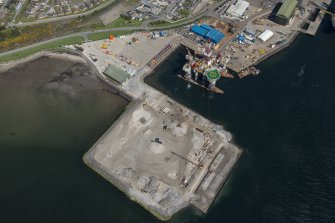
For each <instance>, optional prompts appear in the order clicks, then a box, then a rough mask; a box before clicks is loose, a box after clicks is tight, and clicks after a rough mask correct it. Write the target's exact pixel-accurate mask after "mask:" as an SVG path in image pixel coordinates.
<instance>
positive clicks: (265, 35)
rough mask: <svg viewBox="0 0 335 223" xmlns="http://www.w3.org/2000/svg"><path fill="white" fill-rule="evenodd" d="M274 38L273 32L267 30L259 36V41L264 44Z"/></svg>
mask: <svg viewBox="0 0 335 223" xmlns="http://www.w3.org/2000/svg"><path fill="white" fill-rule="evenodd" d="M272 36H273V32H272V31H270V30H268V29H267V30H265V31H264V32H262V33H261V34H260V35H259V36H258V39H260V40H262V41H263V42H266V41H268V40H269V39H270V38H271V37H272Z"/></svg>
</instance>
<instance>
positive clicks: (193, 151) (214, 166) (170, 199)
mask: <svg viewBox="0 0 335 223" xmlns="http://www.w3.org/2000/svg"><path fill="white" fill-rule="evenodd" d="M153 41H156V40H153ZM157 41H159V40H157ZM162 42H163V43H164V44H159V43H156V45H157V46H158V47H157V48H156V49H155V51H152V52H151V54H150V55H152V56H151V58H154V57H155V55H160V52H161V51H163V52H164V53H163V54H162V57H160V58H159V61H158V62H162V61H164V59H165V58H166V57H167V56H168V55H169V54H170V53H171V52H172V50H166V47H167V46H168V45H171V46H173V47H172V48H175V47H176V46H178V45H179V44H180V36H178V35H176V36H171V37H168V39H166V40H163V41H162ZM145 43H146V44H148V43H147V42H145ZM92 44H94V43H92ZM111 44H112V43H111ZM137 44H140V43H137ZM85 47H87V48H86V49H84V54H85V52H86V53H87V55H86V56H87V59H88V60H89V61H90V62H91V63H92V64H102V63H101V62H100V63H97V62H94V61H93V59H92V57H90V55H92V54H91V53H90V49H92V48H93V47H92V45H87V46H84V48H85ZM137 47H138V48H140V49H141V46H137ZM93 49H94V48H93ZM169 49H170V47H169ZM94 50H96V48H95V49H94ZM111 54H112V53H111ZM111 54H109V55H111ZM95 55H102V58H99V57H97V59H98V61H103V60H108V58H104V57H105V54H99V53H96V54H95ZM117 58H118V57H117V55H114V56H113V60H114V62H115V64H122V63H121V62H120V61H117ZM148 58H149V56H148ZM146 62H147V63H146V65H143V66H140V67H138V68H137V73H136V74H135V75H134V76H133V77H131V78H129V79H127V80H126V82H124V83H122V84H121V85H114V86H115V87H116V88H118V89H119V90H120V91H122V92H124V93H125V94H127V95H130V96H131V97H132V98H133V101H132V102H131V103H130V104H129V105H128V106H127V108H126V110H125V112H124V113H123V114H122V115H121V116H120V117H119V118H118V120H117V121H116V122H115V123H114V124H113V125H112V127H110V128H109V129H108V130H107V132H106V133H105V134H104V135H103V136H102V137H101V138H100V139H99V140H98V141H97V142H96V143H95V144H94V145H93V146H92V148H90V150H89V151H88V152H87V153H86V154H85V155H84V162H85V163H86V164H87V165H88V166H89V167H91V168H92V169H93V170H94V171H96V172H97V173H98V174H100V175H101V176H103V177H104V178H105V179H106V180H108V181H109V182H111V183H112V184H113V185H114V186H115V187H117V188H118V189H119V190H120V191H122V192H123V193H125V194H126V195H127V196H128V197H129V198H130V199H132V200H134V201H136V202H137V203H138V204H140V205H141V206H142V207H144V208H145V209H147V210H148V211H150V212H151V213H152V214H154V215H155V216H156V217H158V218H159V219H161V220H167V219H170V218H171V217H172V216H173V215H174V214H175V213H177V212H178V211H180V210H181V209H183V208H185V207H187V206H189V205H193V206H195V207H197V208H198V209H199V210H201V211H203V212H204V213H206V212H207V211H208V209H209V208H210V206H211V204H212V203H213V201H214V200H215V198H216V196H217V194H218V193H219V191H220V189H221V188H222V186H223V184H224V183H225V181H226V180H227V178H228V176H229V174H230V173H231V171H232V169H233V167H234V166H235V164H236V162H237V161H238V159H239V157H240V155H241V154H242V150H241V149H240V148H238V147H237V146H236V145H234V144H233V143H231V139H232V136H231V134H230V133H229V132H227V131H225V130H224V129H223V127H222V126H221V125H217V124H215V123H213V122H211V121H209V120H207V119H206V118H204V117H202V116H201V115H199V114H197V113H196V112H194V111H192V110H190V109H188V108H186V107H184V106H183V105H181V104H179V103H178V102H176V101H174V100H173V99H171V98H169V97H168V96H166V95H164V94H163V93H161V92H159V91H157V90H156V89H154V88H152V87H150V86H148V85H147V84H145V83H144V81H143V79H144V77H145V76H146V75H149V74H150V73H151V72H152V71H153V69H154V67H155V66H156V65H157V64H155V66H153V67H151V66H149V65H150V59H149V60H147V59H146ZM143 64H144V63H143ZM98 70H99V71H102V70H103V69H102V68H100V69H99V67H98ZM100 73H101V72H100ZM101 77H102V78H103V79H105V80H106V81H110V80H109V79H108V78H107V77H105V76H104V75H103V74H102V73H101ZM176 78H177V76H176Z"/></svg>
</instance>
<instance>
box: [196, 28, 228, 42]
mask: <svg viewBox="0 0 335 223" xmlns="http://www.w3.org/2000/svg"><path fill="white" fill-rule="evenodd" d="M191 31H192V32H194V33H195V34H197V35H199V36H201V37H203V38H205V39H210V40H211V41H212V42H213V43H215V44H217V43H218V42H220V41H221V40H222V39H223V38H224V34H223V33H222V32H220V31H219V30H217V29H215V28H213V27H212V26H209V25H207V24H201V25H200V26H199V25H194V26H193V27H192V28H191Z"/></svg>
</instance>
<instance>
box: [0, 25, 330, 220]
mask: <svg viewBox="0 0 335 223" xmlns="http://www.w3.org/2000/svg"><path fill="white" fill-rule="evenodd" d="M183 52H184V51H183V49H180V50H179V51H177V52H176V53H175V55H174V56H173V57H172V58H171V59H170V60H168V61H166V62H165V63H164V64H163V65H162V66H160V67H159V68H158V70H157V72H156V73H155V75H153V76H151V77H150V78H149V79H148V82H149V83H150V84H151V85H153V86H154V87H156V88H158V89H159V90H161V91H163V92H165V93H166V94H168V95H170V96H171V97H173V98H175V99H176V100H178V101H180V102H181V103H183V104H185V105H187V106H189V107H191V108H192V109H194V110H195V111H197V112H199V113H201V114H203V115H204V116H206V117H208V118H210V119H212V120H214V121H216V122H218V123H222V124H223V125H224V126H225V128H227V129H228V130H229V131H231V132H232V133H233V135H234V140H235V141H236V143H237V144H239V145H241V146H242V147H243V148H245V149H246V151H245V153H244V156H243V157H242V159H241V160H240V162H239V163H238V165H237V167H236V168H235V171H234V173H233V174H232V176H231V177H230V178H229V180H228V182H227V184H226V185H225V187H224V188H223V190H222V192H221V193H220V195H219V197H218V199H217V200H216V201H215V204H214V205H213V207H212V208H211V209H210V210H209V213H208V214H207V215H203V214H201V213H200V212H199V211H197V210H195V209H193V208H188V209H186V210H184V211H182V212H181V213H180V214H178V215H177V216H175V217H174V218H173V219H172V220H171V221H170V222H176V223H177V222H178V223H179V222H180V223H181V222H182V223H185V222H192V223H193V222H215V223H216V222H225V223H235V222H236V223H244V222H255V223H256V222H257V223H259V222H266V223H269V222H335V211H334V210H335V162H334V160H335V151H334V149H335V140H334V139H335V127H334V126H335V118H334V114H335V71H334V62H335V54H334V52H335V33H333V32H330V24H329V21H326V22H325V23H324V24H323V26H322V28H321V30H320V32H319V34H318V36H317V37H315V38H312V37H308V36H300V37H299V38H298V40H297V41H296V42H295V43H294V44H293V45H292V46H291V47H290V48H289V49H288V50H285V51H284V52H282V53H281V54H279V55H277V56H275V57H273V58H271V59H270V60H268V61H266V62H265V63H263V64H261V65H260V69H261V70H262V74H261V75H259V76H257V77H247V78H245V79H242V80H238V79H234V80H227V79H225V80H221V81H220V82H219V86H220V87H221V88H223V89H224V90H225V94H224V95H216V94H211V93H208V92H207V91H205V90H203V89H201V88H199V87H196V86H193V85H191V86H188V84H187V83H186V82H184V81H183V80H181V79H179V78H177V77H176V76H175V75H176V73H178V72H180V68H181V66H182V65H183V60H184V53H183ZM62 73H63V75H61V74H62ZM64 73H65V74H64ZM106 89H107V87H106V86H104V85H102V84H101V83H100V82H98V81H97V80H96V79H95V78H94V77H92V74H90V71H89V70H88V68H87V67H86V68H85V67H83V66H79V65H76V64H73V63H71V62H64V61H59V60H54V59H48V58H42V59H40V60H38V61H35V62H31V63H30V64H29V65H27V66H25V67H23V68H17V69H15V70H13V71H11V72H7V73H6V74H1V75H0V106H1V109H0V123H1V125H0V153H1V156H0V179H1V183H0V219H1V220H0V221H1V222H4V223H9V222H16V223H19V222H20V223H21V222H24V223H27V222H33V223H40V222H48V223H49V222H57V223H59V222H62V223H66V222H69V223H74V222H80V223H84V222H87V223H100V222H101V223H104V222H106V223H107V222H111V223H114V222H115V223H119V222H139V223H140V222H143V223H144V222H145V223H147V222H158V220H157V219H155V218H154V217H153V216H152V215H151V214H149V213H148V212H147V211H145V210H144V209H142V208H141V207H139V206H138V205H137V204H135V203H134V202H132V201H130V200H128V199H127V197H126V196H124V195H123V194H122V193H120V192H118V191H117V190H116V189H114V188H113V187H112V186H111V185H110V184H109V183H108V182H106V181H105V180H104V179H102V178H101V177H99V176H98V175H97V174H95V173H94V172H93V171H91V170H90V169H88V168H87V167H86V166H85V165H84V164H83V162H82V155H83V154H84V153H85V151H87V150H88V149H89V147H90V146H91V145H92V144H93V143H94V142H95V141H96V140H97V139H98V138H99V137H100V136H101V135H102V133H103V132H104V131H105V130H106V129H107V128H108V127H109V126H110V125H111V124H112V122H113V120H115V118H116V116H117V115H118V114H119V113H120V112H121V111H122V108H123V107H124V106H125V105H126V104H127V102H126V101H124V100H123V99H121V98H119V97H117V96H115V95H113V94H111V93H110V92H108V90H106Z"/></svg>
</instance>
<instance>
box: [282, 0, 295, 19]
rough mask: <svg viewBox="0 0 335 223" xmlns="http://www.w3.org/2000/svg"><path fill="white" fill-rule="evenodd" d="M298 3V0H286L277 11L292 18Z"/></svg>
mask: <svg viewBox="0 0 335 223" xmlns="http://www.w3.org/2000/svg"><path fill="white" fill-rule="evenodd" d="M297 5H298V1H297V0H285V1H284V2H283V4H282V6H281V7H280V9H279V11H278V12H277V15H278V16H282V17H285V18H287V19H290V18H291V16H292V14H293V12H294V10H295V8H296V7H297Z"/></svg>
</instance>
